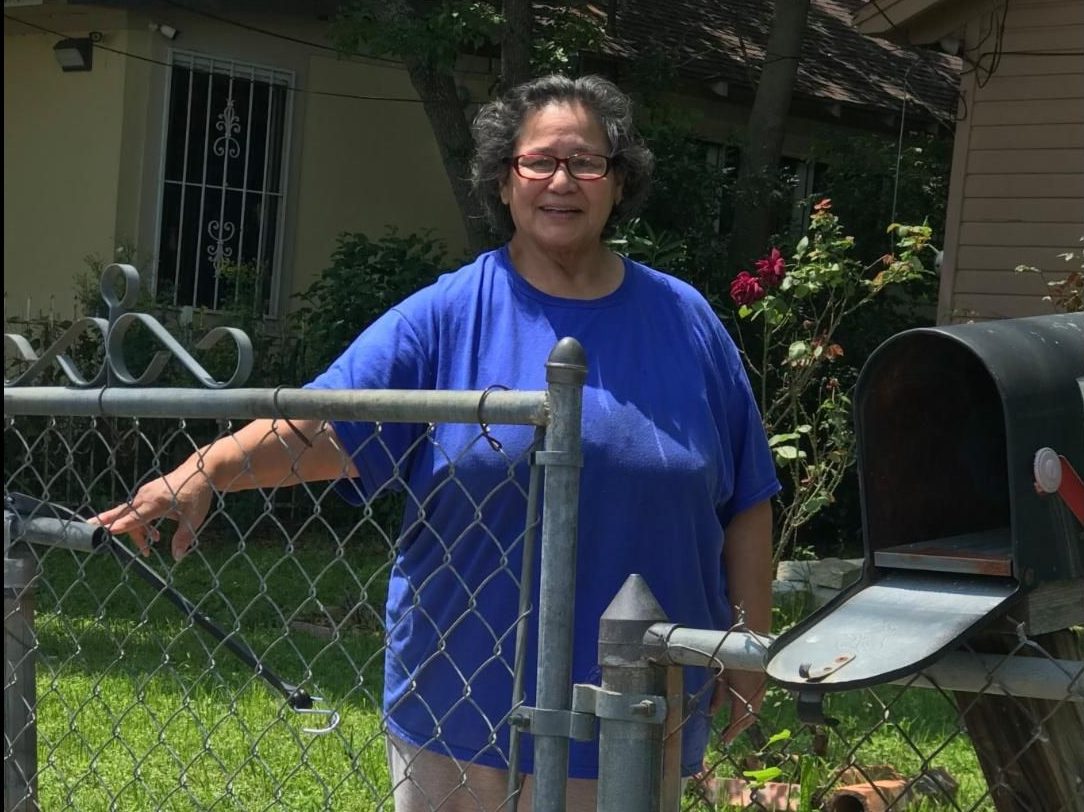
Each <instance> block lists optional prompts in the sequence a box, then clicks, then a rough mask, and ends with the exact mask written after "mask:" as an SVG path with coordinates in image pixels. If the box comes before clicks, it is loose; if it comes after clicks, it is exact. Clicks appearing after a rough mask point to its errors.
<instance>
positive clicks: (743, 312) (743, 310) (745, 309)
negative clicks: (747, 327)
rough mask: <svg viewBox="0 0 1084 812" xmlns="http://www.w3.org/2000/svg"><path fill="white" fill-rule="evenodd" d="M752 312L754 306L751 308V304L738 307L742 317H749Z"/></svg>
mask: <svg viewBox="0 0 1084 812" xmlns="http://www.w3.org/2000/svg"><path fill="white" fill-rule="evenodd" d="M752 313H753V308H751V307H750V306H749V305H742V306H741V307H739V308H738V316H739V317H740V318H743V319H747V318H749V316H750V315H752Z"/></svg>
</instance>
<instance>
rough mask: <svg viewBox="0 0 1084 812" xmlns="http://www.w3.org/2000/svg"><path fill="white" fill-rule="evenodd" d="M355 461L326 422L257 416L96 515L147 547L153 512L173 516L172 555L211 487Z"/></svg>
mask: <svg viewBox="0 0 1084 812" xmlns="http://www.w3.org/2000/svg"><path fill="white" fill-rule="evenodd" d="M355 476H357V469H356V468H355V466H354V463H353V461H352V460H351V459H350V458H349V456H348V455H347V454H346V452H345V451H344V450H343V448H342V446H341V445H340V443H339V441H338V438H337V437H336V436H335V432H334V430H333V429H332V428H331V426H330V425H329V424H327V423H325V422H323V421H320V420H295V421H291V423H287V422H286V421H284V420H254V421H253V422H251V423H249V424H248V425H246V426H245V427H244V428H242V429H240V430H239V431H237V432H235V433H233V434H228V435H226V436H225V437H220V438H219V439H217V440H215V441H214V442H212V443H210V444H209V445H206V446H204V447H203V448H200V449H198V450H197V451H196V452H195V453H193V454H192V455H191V456H190V457H189V458H188V459H187V460H185V461H184V462H183V463H181V464H180V465H179V466H177V467H176V468H175V469H174V470H172V471H170V472H169V473H168V474H166V475H164V476H162V477H159V478H158V479H155V480H152V481H151V482H148V483H147V484H145V485H143V486H142V487H141V488H140V489H139V490H138V491H136V493H135V494H134V495H133V496H132V498H131V499H130V500H129V501H128V502H125V503H124V504H123V505H117V506H116V507H114V508H111V509H110V510H107V511H105V512H103V513H100V514H98V516H96V517H95V518H94V520H93V521H94V522H96V523H99V524H102V525H104V526H105V527H106V528H107V529H108V530H109V531H110V532H111V533H113V534H120V533H128V534H129V535H131V536H132V538H133V539H134V540H135V542H136V544H137V546H138V547H139V549H140V551H141V552H142V553H143V554H144V555H150V546H149V545H150V543H151V542H153V541H156V540H157V538H158V532H157V531H156V530H155V529H154V527H153V526H152V524H151V523H152V522H153V521H154V520H155V519H158V518H161V517H166V518H170V519H174V520H175V521H176V522H177V530H176V532H175V533H174V534H173V543H172V552H173V557H174V558H175V559H176V560H178V561H179V560H180V559H181V558H182V557H184V554H185V553H186V552H187V551H188V549H189V548H190V547H191V546H192V543H193V542H194V541H195V537H196V531H197V530H198V529H199V526H200V525H201V524H202V523H203V520H204V519H205V518H206V517H207V513H208V511H209V510H210V507H211V501H212V498H213V496H214V492H215V491H219V492H230V491H241V490H249V489H251V488H276V487H282V486H285V485H295V484H297V483H299V482H317V481H326V480H332V479H339V478H346V477H355Z"/></svg>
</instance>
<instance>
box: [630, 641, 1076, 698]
mask: <svg viewBox="0 0 1084 812" xmlns="http://www.w3.org/2000/svg"><path fill="white" fill-rule="evenodd" d="M772 639H773V638H771V637H769V636H768V635H752V634H749V633H747V632H727V631H723V632H720V631H713V630H709V629H685V628H682V627H680V626H674V625H671V624H663V623H660V624H656V625H655V626H652V627H651V628H650V629H648V631H647V634H645V635H644V644H645V645H652V646H658V645H660V644H661V645H663V646H664V647H665V649H666V658H667V660H668V661H669V662H672V663H678V664H681V665H698V666H716V667H718V666H720V665H722V666H723V667H724V668H734V669H737V670H739V671H757V672H763V671H764V653H765V651H766V650H767V647H768V646H769V645H770V644H771V642H772ZM885 684H888V685H906V686H913V687H918V688H939V689H940V690H942V691H962V692H964V693H982V694H996V695H999V696H1015V697H1030V698H1032V699H1050V700H1055V701H1057V700H1066V701H1069V702H1084V662H1078V661H1074V660H1056V659H1053V658H1049V659H1048V658H1045V657H1011V656H1005V655H999V654H976V653H971V652H966V651H953V652H950V653H948V654H946V655H944V656H943V657H941V659H939V660H937V661H936V662H934V663H932V664H931V665H928V666H926V667H925V668H924V669H922V672H921V674H917V675H912V676H907V677H900V678H899V679H895V680H891V681H890V682H887V683H885ZM810 688H811V689H812V690H816V689H817V685H816V683H810Z"/></svg>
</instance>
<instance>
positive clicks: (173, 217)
mask: <svg viewBox="0 0 1084 812" xmlns="http://www.w3.org/2000/svg"><path fill="white" fill-rule="evenodd" d="M292 84H293V76H292V74H289V73H287V72H284V71H276V70H273V69H267V68H259V67H256V66H253V65H242V64H239V63H236V62H230V61H225V60H220V59H211V58H208V57H203V56H198V55H195V54H186V53H180V52H174V53H173V58H172V70H171V73H170V81H169V95H168V98H167V102H166V127H165V131H166V132H165V150H164V156H163V168H162V199H161V205H160V207H159V214H158V217H159V227H158V256H157V265H156V275H155V283H156V285H155V290H156V293H157V295H158V297H159V299H160V300H161V301H164V302H168V303H170V304H173V305H178V306H183V305H191V306H195V307H207V308H210V309H212V310H220V309H224V308H230V309H246V310H249V312H252V313H259V314H267V313H270V312H272V311H273V309H274V307H275V305H276V302H275V301H274V298H275V296H274V292H275V291H276V290H277V285H276V282H277V276H278V272H279V264H280V259H281V257H280V254H281V249H280V245H281V237H282V222H283V217H284V214H285V210H284V203H285V191H286V190H285V185H286V180H285V179H286V172H285V155H286V138H287V133H288V130H289V112H290V93H289V88H290V87H291V86H292Z"/></svg>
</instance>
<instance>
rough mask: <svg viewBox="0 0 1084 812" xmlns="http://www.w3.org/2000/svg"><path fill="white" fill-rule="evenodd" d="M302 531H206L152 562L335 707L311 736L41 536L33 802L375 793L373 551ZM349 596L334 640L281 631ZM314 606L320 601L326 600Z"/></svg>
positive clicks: (217, 803) (284, 799)
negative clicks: (175, 555)
mask: <svg viewBox="0 0 1084 812" xmlns="http://www.w3.org/2000/svg"><path fill="white" fill-rule="evenodd" d="M382 546H383V544H382V542H375V543H374V542H372V541H365V542H357V543H353V544H351V543H347V544H346V545H343V546H342V547H338V548H336V546H335V545H332V544H330V543H328V542H327V541H326V540H325V539H322V538H320V537H319V536H316V535H313V536H312V537H311V538H308V539H306V540H304V541H302V542H300V543H299V544H297V546H296V547H295V548H294V549H293V551H292V554H291V555H290V556H285V555H284V554H283V545H281V544H278V545H275V544H270V543H266V542H261V543H250V544H248V545H246V546H245V547H239V546H238V544H237V541H236V535H234V536H233V542H232V544H231V543H229V542H226V541H224V540H221V539H219V540H212V538H211V537H208V538H205V540H204V542H203V543H202V544H201V548H200V550H199V552H198V553H194V554H193V555H191V556H189V558H188V559H186V560H185V562H184V563H183V564H181V565H179V566H176V567H174V566H173V565H172V564H171V563H170V562H168V561H166V560H164V559H157V560H155V559H151V560H152V562H154V564H155V566H156V568H157V569H158V570H159V572H161V573H169V574H170V576H171V578H172V580H173V583H174V585H175V586H176V587H177V588H178V589H179V590H180V591H181V592H183V593H184V594H185V595H186V596H187V597H188V598H189V599H190V600H192V601H194V602H196V603H198V604H199V606H200V608H201V609H202V610H203V611H205V612H206V613H208V614H209V615H211V617H212V618H213V619H215V620H216V621H217V622H218V624H219V625H220V626H222V627H223V628H225V629H237V630H239V631H240V633H241V634H242V635H243V637H244V639H245V640H246V641H247V643H248V644H249V645H250V646H251V647H252V649H253V650H254V651H255V652H256V653H257V654H258V655H260V656H261V658H262V659H263V660H264V661H265V662H266V663H267V664H268V665H269V666H270V667H271V668H272V669H273V670H274V671H275V672H276V673H277V674H278V675H279V676H280V677H282V678H283V679H284V680H286V681H288V682H293V683H299V684H302V685H303V686H304V687H305V688H306V689H308V690H309V691H310V693H312V694H317V695H320V696H322V697H323V698H324V701H323V702H322V703H320V704H321V706H324V707H330V708H335V709H336V710H338V712H339V713H340V714H341V722H340V724H339V727H338V728H337V730H336V731H335V732H333V733H331V734H329V735H325V736H313V735H310V734H308V733H304V732H302V728H303V727H319V726H321V725H323V724H324V722H325V718H324V717H319V716H300V715H298V714H296V713H294V712H293V711H292V710H291V709H290V708H289V707H288V706H286V705H285V703H284V701H283V699H282V696H281V695H280V694H279V693H277V692H276V691H274V690H273V689H271V688H270V687H269V686H268V685H267V684H266V683H264V682H263V681H262V680H261V679H259V678H258V677H256V676H255V675H254V674H253V672H252V671H251V670H249V669H248V668H247V667H246V666H245V665H243V664H242V663H241V662H240V661H238V660H237V659H236V658H235V657H234V656H233V655H232V654H231V653H230V652H229V651H227V650H226V649H225V648H224V647H222V646H221V645H220V644H219V643H218V642H217V641H215V640H214V639H213V638H211V637H210V636H209V635H207V634H206V633H204V632H202V631H200V630H198V629H196V628H193V627H191V626H190V624H189V623H188V622H187V621H186V620H185V619H184V618H183V617H182V615H181V614H180V612H178V611H177V610H176V609H175V608H174V607H173V606H172V605H170V604H168V603H167V602H166V601H165V600H164V599H163V598H161V597H160V596H157V595H156V594H155V592H154V590H152V589H151V588H150V587H148V586H146V585H145V584H144V583H143V582H142V581H141V580H139V578H138V577H137V576H136V575H135V574H134V573H124V572H123V570H122V568H121V566H120V564H119V563H118V562H117V561H115V560H114V559H112V558H111V557H107V556H85V555H81V554H72V553H69V552H67V551H63V550H55V549H54V550H49V551H48V552H47V553H46V554H45V555H44V557H43V562H42V565H43V576H44V577H43V580H42V582H41V586H40V588H39V590H38V616H37V633H38V639H39V643H40V650H39V661H38V672H37V673H38V679H37V689H38V751H39V768H40V774H39V778H38V787H39V793H40V798H41V805H42V808H43V809H46V810H59V809H78V810H110V809H119V810H158V809H167V810H189V809H219V810H258V809H289V810H295V809H296V810H308V809H328V808H330V809H351V810H354V809H357V810H367V809H376V808H378V807H379V805H380V802H381V800H382V799H385V798H386V794H387V784H388V781H387V770H386V765H385V760H384V743H383V736H382V732H381V725H380V713H379V707H380V703H379V698H380V696H381V691H382V669H383V658H382V654H381V650H382V647H383V634H382V631H381V630H380V621H381V614H380V613H381V612H382V607H383V603H384V598H385V595H386V586H385V582H386V569H387V560H388V559H387V552H386V547H384V548H383V549H382ZM362 600H364V602H363V603H362V604H361V605H360V607H359V609H358V611H357V612H355V614H354V615H353V616H351V617H350V618H349V619H348V620H347V622H346V623H344V624H343V632H342V634H341V636H339V637H338V638H337V639H332V640H326V639H320V638H318V637H316V636H313V635H310V634H306V633H303V632H297V631H292V630H290V628H289V621H290V620H292V619H298V618H302V619H308V620H310V621H316V620H318V619H319V618H320V617H321V616H325V615H324V612H323V611H322V610H321V607H348V606H354V605H356V604H357V602H358V601H362ZM331 611H333V612H334V610H333V609H332V610H331Z"/></svg>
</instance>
